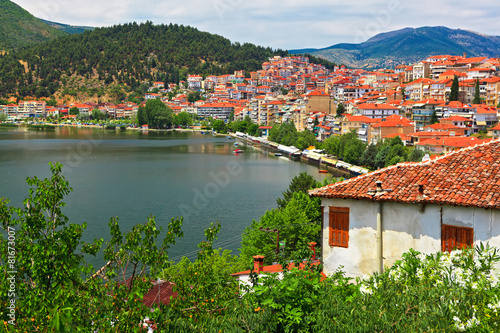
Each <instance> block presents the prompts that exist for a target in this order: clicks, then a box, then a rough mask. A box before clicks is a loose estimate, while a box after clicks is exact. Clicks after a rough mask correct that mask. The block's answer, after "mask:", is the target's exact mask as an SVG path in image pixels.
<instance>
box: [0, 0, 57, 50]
mask: <svg viewBox="0 0 500 333" xmlns="http://www.w3.org/2000/svg"><path fill="white" fill-rule="evenodd" d="M64 35H66V33H65V32H63V31H61V30H58V29H55V28H53V27H51V26H49V25H48V24H46V23H44V22H42V21H41V20H39V19H37V18H36V17H34V16H33V15H31V14H30V13H29V12H27V11H26V10H24V9H23V8H21V7H20V6H19V5H17V4H15V3H13V2H12V1H9V0H0V51H10V50H16V49H20V48H23V47H26V46H29V45H32V44H36V43H40V42H44V41H47V40H50V39H54V38H56V37H60V36H64Z"/></svg>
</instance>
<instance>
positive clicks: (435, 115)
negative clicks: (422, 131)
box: [431, 110, 439, 125]
mask: <svg viewBox="0 0 500 333" xmlns="http://www.w3.org/2000/svg"><path fill="white" fill-rule="evenodd" d="M438 122H439V120H438V116H437V113H436V110H433V111H432V115H431V125H432V124H437V123H438Z"/></svg>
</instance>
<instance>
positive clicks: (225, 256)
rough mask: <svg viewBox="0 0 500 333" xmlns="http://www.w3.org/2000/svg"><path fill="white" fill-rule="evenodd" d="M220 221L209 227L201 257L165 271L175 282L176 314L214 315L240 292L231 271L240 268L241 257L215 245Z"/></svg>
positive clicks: (184, 315)
mask: <svg viewBox="0 0 500 333" xmlns="http://www.w3.org/2000/svg"><path fill="white" fill-rule="evenodd" d="M219 230H220V224H219V223H218V222H217V223H215V224H214V223H212V224H211V226H210V228H208V229H206V230H205V238H206V241H203V242H201V243H200V244H199V245H198V247H199V249H200V250H199V251H198V258H197V259H196V260H195V261H194V262H190V261H189V260H188V259H187V258H183V259H182V260H181V261H180V262H179V263H178V264H176V265H174V266H172V267H171V268H170V269H168V270H167V271H165V276H166V277H167V278H168V280H169V281H171V282H173V283H175V287H174V291H175V292H177V293H178V297H176V298H175V299H173V300H172V303H171V308H172V311H173V313H175V315H176V316H179V317H184V318H186V319H187V318H189V317H190V316H192V315H193V314H194V315H196V316H197V317H202V316H211V315H213V313H214V312H216V311H219V310H225V309H226V308H227V306H228V303H229V302H231V301H232V300H233V299H234V298H235V295H236V294H237V292H238V282H237V280H235V279H234V278H233V277H232V276H231V274H232V273H234V272H236V271H237V269H238V268H239V267H238V266H237V258H236V257H234V256H231V255H230V253H229V251H224V252H223V253H222V254H221V253H220V250H214V249H213V248H212V245H213V242H214V241H215V240H216V239H217V233H218V232H219Z"/></svg>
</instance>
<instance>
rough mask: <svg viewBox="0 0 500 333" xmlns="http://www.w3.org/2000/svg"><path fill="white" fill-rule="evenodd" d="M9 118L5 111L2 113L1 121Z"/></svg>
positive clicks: (0, 114)
mask: <svg viewBox="0 0 500 333" xmlns="http://www.w3.org/2000/svg"><path fill="white" fill-rule="evenodd" d="M6 120H7V115H6V114H5V113H0V122H2V121H6Z"/></svg>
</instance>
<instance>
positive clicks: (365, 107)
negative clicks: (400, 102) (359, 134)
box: [356, 103, 399, 119]
mask: <svg viewBox="0 0 500 333" xmlns="http://www.w3.org/2000/svg"><path fill="white" fill-rule="evenodd" d="M356 109H357V111H358V113H359V114H360V115H363V116H366V117H369V118H373V119H377V118H385V117H389V116H392V115H399V109H398V108H397V107H395V106H392V105H390V104H368V103H367V104H360V105H358V106H356Z"/></svg>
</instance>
